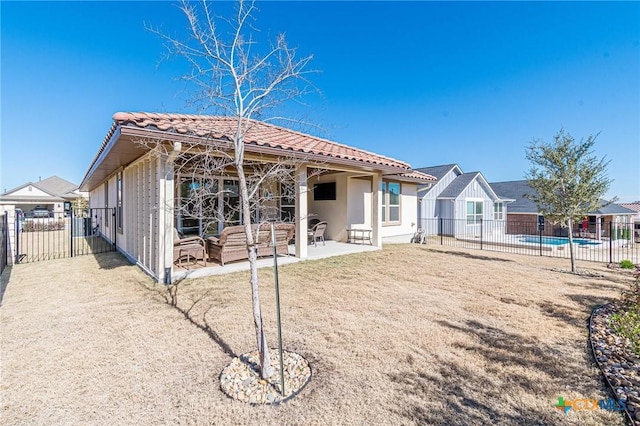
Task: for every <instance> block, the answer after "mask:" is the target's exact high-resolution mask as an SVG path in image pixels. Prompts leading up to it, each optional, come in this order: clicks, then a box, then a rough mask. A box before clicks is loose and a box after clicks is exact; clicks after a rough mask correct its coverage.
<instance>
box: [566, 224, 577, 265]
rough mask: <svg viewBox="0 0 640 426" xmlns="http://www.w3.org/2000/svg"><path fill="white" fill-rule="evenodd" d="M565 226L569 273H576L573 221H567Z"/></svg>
mask: <svg viewBox="0 0 640 426" xmlns="http://www.w3.org/2000/svg"><path fill="white" fill-rule="evenodd" d="M567 226H568V227H569V234H568V236H569V254H570V257H571V272H572V273H574V274H575V273H576V254H575V253H574V251H573V219H569V220H567Z"/></svg>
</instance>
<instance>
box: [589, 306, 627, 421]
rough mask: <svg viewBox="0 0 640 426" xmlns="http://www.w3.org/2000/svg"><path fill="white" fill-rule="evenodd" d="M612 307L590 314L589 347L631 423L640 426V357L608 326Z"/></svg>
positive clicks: (605, 307)
mask: <svg viewBox="0 0 640 426" xmlns="http://www.w3.org/2000/svg"><path fill="white" fill-rule="evenodd" d="M615 310H616V307H615V305H614V304H611V303H609V304H606V305H603V306H600V307H599V308H597V309H595V310H594V311H593V313H592V314H591V321H590V326H589V328H590V340H591V347H592V348H593V355H594V356H595V358H596V362H597V363H598V366H599V367H600V370H602V372H603V374H604V375H605V378H606V379H607V381H608V383H609V384H610V386H611V388H612V390H613V392H614V394H615V396H616V398H617V399H618V400H619V401H622V402H624V403H625V405H626V407H627V415H628V417H629V419H630V421H631V424H632V425H639V426H640V358H639V357H638V356H637V355H635V354H634V353H633V352H632V351H631V348H630V345H629V343H628V341H627V339H625V338H624V337H621V336H619V335H618V334H617V333H616V332H615V330H613V328H612V327H611V326H610V324H609V319H610V317H611V315H612V314H613V313H615Z"/></svg>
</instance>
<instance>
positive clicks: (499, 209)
mask: <svg viewBox="0 0 640 426" xmlns="http://www.w3.org/2000/svg"><path fill="white" fill-rule="evenodd" d="M493 219H494V220H504V203H503V202H502V201H496V202H495V203H493Z"/></svg>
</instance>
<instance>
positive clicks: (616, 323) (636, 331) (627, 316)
mask: <svg viewBox="0 0 640 426" xmlns="http://www.w3.org/2000/svg"><path fill="white" fill-rule="evenodd" d="M621 263H622V262H621ZM635 277H636V279H635V281H634V282H633V283H631V286H630V288H629V290H627V291H624V292H622V298H621V301H620V302H621V303H620V309H619V310H618V312H616V313H615V314H613V315H612V316H611V321H612V325H613V327H614V329H615V330H616V331H617V332H618V333H619V334H620V335H622V336H624V337H626V338H627V339H629V342H630V343H631V349H632V350H633V351H634V352H635V353H636V354H637V355H638V356H640V272H638V273H636V274H635Z"/></svg>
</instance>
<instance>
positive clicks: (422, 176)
mask: <svg viewBox="0 0 640 426" xmlns="http://www.w3.org/2000/svg"><path fill="white" fill-rule="evenodd" d="M395 176H398V177H399V178H404V179H410V180H416V181H420V182H435V181H436V178H435V177H433V176H431V175H428V174H426V173H422V172H419V171H417V170H411V171H409V172H406V173H399V174H397V175H395ZM387 177H389V176H387Z"/></svg>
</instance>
